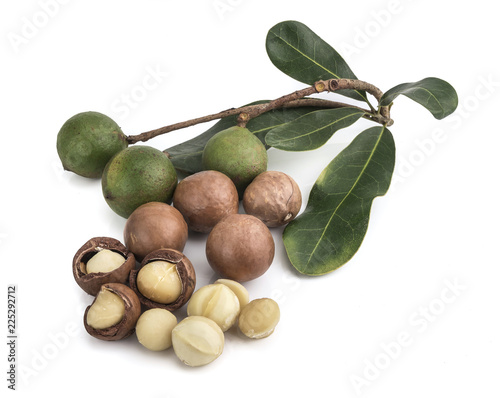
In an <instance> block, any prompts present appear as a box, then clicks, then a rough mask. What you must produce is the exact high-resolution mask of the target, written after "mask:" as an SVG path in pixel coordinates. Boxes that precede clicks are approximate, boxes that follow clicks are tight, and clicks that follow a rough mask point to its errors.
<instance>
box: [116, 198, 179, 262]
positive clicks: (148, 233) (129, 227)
mask: <svg viewBox="0 0 500 398" xmlns="http://www.w3.org/2000/svg"><path fill="white" fill-rule="evenodd" d="M123 237H124V242H125V246H127V248H128V249H129V250H130V251H131V252H132V253H134V255H135V257H136V258H137V260H138V261H142V260H143V259H144V257H146V255H148V254H149V253H151V252H153V251H155V250H158V249H175V250H178V251H182V250H183V249H184V246H185V244H186V241H187V238H188V226H187V224H186V221H185V220H184V217H183V216H182V214H181V213H180V212H179V210H177V209H176V208H174V207H172V206H170V205H168V204H166V203H162V202H149V203H145V204H143V205H141V206H139V207H138V208H137V209H135V210H134V212H133V213H132V214H131V215H130V217H129V218H128V219H127V222H126V223H125V229H124V231H123Z"/></svg>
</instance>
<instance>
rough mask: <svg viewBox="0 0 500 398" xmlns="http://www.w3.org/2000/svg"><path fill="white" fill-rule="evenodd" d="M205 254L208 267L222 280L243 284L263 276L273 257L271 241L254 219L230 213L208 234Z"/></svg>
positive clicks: (255, 218)
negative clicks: (222, 278) (226, 279)
mask: <svg viewBox="0 0 500 398" xmlns="http://www.w3.org/2000/svg"><path fill="white" fill-rule="evenodd" d="M206 255H207V260H208V263H209V264H210V266H211V267H212V268H213V270H214V271H216V272H217V273H219V274H220V275H222V276H223V277H224V278H228V279H232V280H235V281H237V282H246V281H250V280H252V279H255V278H258V277H259V276H261V275H262V274H264V273H265V272H266V271H267V270H268V269H269V267H270V266H271V263H272V262H273V258H274V240H273V236H272V235H271V232H270V231H269V228H267V227H266V225H265V224H264V223H263V222H262V221H260V220H259V219H258V218H257V217H254V216H251V215H248V214H232V215H230V216H227V217H226V218H224V219H223V220H222V221H220V222H219V223H218V224H217V225H216V226H215V227H214V228H213V229H212V232H210V234H209V235H208V238H207V244H206Z"/></svg>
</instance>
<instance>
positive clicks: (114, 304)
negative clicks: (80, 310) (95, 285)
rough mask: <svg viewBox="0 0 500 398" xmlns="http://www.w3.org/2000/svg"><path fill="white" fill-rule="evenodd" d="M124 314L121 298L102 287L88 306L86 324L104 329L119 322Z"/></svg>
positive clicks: (123, 304)
mask: <svg viewBox="0 0 500 398" xmlns="http://www.w3.org/2000/svg"><path fill="white" fill-rule="evenodd" d="M124 314H125V303H124V302H123V300H122V298H121V297H120V296H118V295H117V294H115V293H113V292H111V291H110V290H108V289H102V290H100V292H99V294H98V295H97V297H96V299H95V301H94V303H93V304H92V306H91V307H90V308H89V311H88V313H87V324H88V325H89V326H91V327H93V328H94V329H106V328H109V327H111V326H114V325H116V324H117V323H118V322H120V321H121V320H122V318H123V315H124Z"/></svg>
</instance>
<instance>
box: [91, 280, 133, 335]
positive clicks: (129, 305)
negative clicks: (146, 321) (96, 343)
mask: <svg viewBox="0 0 500 398" xmlns="http://www.w3.org/2000/svg"><path fill="white" fill-rule="evenodd" d="M101 290H108V291H110V292H112V293H114V294H116V295H117V296H118V297H120V298H121V299H122V300H123V303H124V306H125V312H124V315H123V317H122V319H121V320H120V321H119V322H118V323H117V324H116V325H113V326H110V327H107V328H104V329H96V328H94V327H92V326H90V325H89V324H88V323H87V314H88V312H89V310H90V308H91V307H92V305H93V304H94V303H95V302H96V300H97V296H96V299H94V302H93V303H92V304H91V305H89V306H88V307H87V309H86V310H85V313H84V315H83V324H84V326H85V330H86V331H87V332H88V333H89V334H90V335H91V336H93V337H95V338H97V339H99V340H106V341H114V340H121V339H124V338H126V337H128V336H130V335H131V334H132V333H134V330H135V325H136V323H137V320H138V319H139V316H140V315H141V302H140V301H139V298H138V297H137V295H136V294H135V293H134V291H133V290H132V289H131V288H129V287H128V286H126V285H124V284H121V283H106V284H104V285H102V286H101V288H100V291H101ZM97 295H99V292H98V293H97Z"/></svg>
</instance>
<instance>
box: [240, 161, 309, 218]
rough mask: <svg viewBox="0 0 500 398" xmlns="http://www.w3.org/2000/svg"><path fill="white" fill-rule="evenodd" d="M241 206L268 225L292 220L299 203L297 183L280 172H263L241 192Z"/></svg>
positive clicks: (300, 197) (299, 196) (300, 195)
mask: <svg viewBox="0 0 500 398" xmlns="http://www.w3.org/2000/svg"><path fill="white" fill-rule="evenodd" d="M242 203H243V208H244V209H245V212H246V213H247V214H251V215H253V216H255V217H257V218H259V219H260V220H262V222H264V224H266V225H267V226H268V227H279V226H281V225H285V224H288V223H289V222H290V221H292V220H293V219H294V218H295V217H296V216H297V214H298V213H299V211H300V207H301V206H302V194H301V192H300V188H299V186H298V185H297V183H296V182H295V181H294V179H293V178H291V177H290V176H289V175H288V174H285V173H283V172H281V171H265V172H263V173H261V174H259V175H258V176H257V177H255V179H254V180H253V181H252V182H251V183H250V185H249V186H248V187H247V189H246V190H245V193H244V194H243V202H242Z"/></svg>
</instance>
